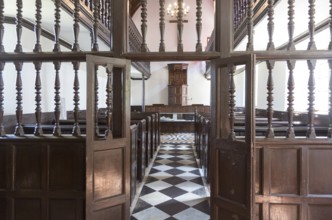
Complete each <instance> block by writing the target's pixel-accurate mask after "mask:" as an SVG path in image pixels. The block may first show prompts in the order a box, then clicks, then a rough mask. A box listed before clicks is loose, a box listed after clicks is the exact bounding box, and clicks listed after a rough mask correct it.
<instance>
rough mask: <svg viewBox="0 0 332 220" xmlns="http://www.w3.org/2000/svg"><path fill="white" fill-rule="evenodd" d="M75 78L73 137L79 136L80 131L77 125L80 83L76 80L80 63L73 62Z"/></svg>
mask: <svg viewBox="0 0 332 220" xmlns="http://www.w3.org/2000/svg"><path fill="white" fill-rule="evenodd" d="M73 67H74V72H75V77H74V86H73V89H74V98H73V101H74V110H73V114H74V127H73V131H72V134H73V136H81V129H80V125H79V116H80V107H79V106H80V95H79V94H80V82H79V79H78V70H79V69H80V62H73Z"/></svg>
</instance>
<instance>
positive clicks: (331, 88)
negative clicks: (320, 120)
mask: <svg viewBox="0 0 332 220" xmlns="http://www.w3.org/2000/svg"><path fill="white" fill-rule="evenodd" d="M329 66H330V83H329V95H330V96H329V100H328V102H329V120H330V123H329V130H328V132H327V137H328V138H332V60H329Z"/></svg>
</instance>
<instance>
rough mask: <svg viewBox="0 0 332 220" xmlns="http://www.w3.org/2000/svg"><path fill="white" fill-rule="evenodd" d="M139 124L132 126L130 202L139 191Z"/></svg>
mask: <svg viewBox="0 0 332 220" xmlns="http://www.w3.org/2000/svg"><path fill="white" fill-rule="evenodd" d="M137 135H138V131H137V125H135V124H134V125H131V126H130V168H131V169H130V203H132V202H133V200H134V198H135V195H136V191H137V186H138V182H137V152H138V151H137V139H138V136H137Z"/></svg>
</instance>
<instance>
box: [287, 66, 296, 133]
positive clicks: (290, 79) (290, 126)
mask: <svg viewBox="0 0 332 220" xmlns="http://www.w3.org/2000/svg"><path fill="white" fill-rule="evenodd" d="M295 62H296V61H294V60H291V61H287V66H288V69H289V76H288V82H287V89H288V96H287V101H288V103H287V105H288V108H287V113H288V130H287V135H286V137H287V138H294V137H295V133H294V127H293V117H294V107H293V106H294V86H295V82H294V76H293V71H294V68H295Z"/></svg>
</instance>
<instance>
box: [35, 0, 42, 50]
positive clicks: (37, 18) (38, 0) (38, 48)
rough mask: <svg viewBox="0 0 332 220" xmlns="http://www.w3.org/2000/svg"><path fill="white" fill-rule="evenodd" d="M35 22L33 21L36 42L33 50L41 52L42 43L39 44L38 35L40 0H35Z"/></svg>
mask: <svg viewBox="0 0 332 220" xmlns="http://www.w3.org/2000/svg"><path fill="white" fill-rule="evenodd" d="M35 4H36V15H35V17H36V23H35V34H36V44H35V48H34V49H33V52H41V51H42V45H41V44H40V36H41V31H42V28H41V19H42V15H41V9H42V2H41V0H36V3H35Z"/></svg>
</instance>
